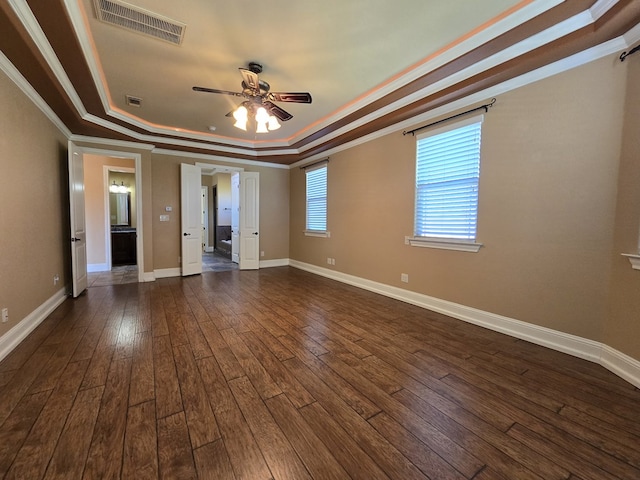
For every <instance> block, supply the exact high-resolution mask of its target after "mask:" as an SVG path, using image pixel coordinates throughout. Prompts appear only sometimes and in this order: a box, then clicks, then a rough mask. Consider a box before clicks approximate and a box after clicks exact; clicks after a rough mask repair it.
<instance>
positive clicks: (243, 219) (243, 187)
mask: <svg viewBox="0 0 640 480" xmlns="http://www.w3.org/2000/svg"><path fill="white" fill-rule="evenodd" d="M239 190H240V270H257V269H258V268H260V174H259V173H258V172H241V173H240V189H239Z"/></svg>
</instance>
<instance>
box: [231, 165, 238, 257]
mask: <svg viewBox="0 0 640 480" xmlns="http://www.w3.org/2000/svg"><path fill="white" fill-rule="evenodd" d="M231 261H232V262H234V263H240V173H233V174H231Z"/></svg>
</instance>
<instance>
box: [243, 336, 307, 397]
mask: <svg viewBox="0 0 640 480" xmlns="http://www.w3.org/2000/svg"><path fill="white" fill-rule="evenodd" d="M242 339H243V340H244V342H245V343H246V344H247V346H248V347H249V348H250V349H251V351H252V352H253V354H254V355H255V357H256V358H257V359H258V360H259V361H260V363H261V364H262V365H263V366H264V368H265V370H266V371H267V372H268V373H269V375H270V376H271V378H273V380H274V381H275V382H276V383H277V384H278V386H279V387H280V389H281V390H282V391H283V392H285V393H286V394H287V397H288V398H289V400H290V401H291V402H292V403H293V404H294V405H295V407H296V408H301V407H304V406H305V405H308V404H310V403H312V402H314V401H315V399H314V398H313V396H312V395H311V394H310V393H309V392H308V391H307V390H306V389H305V388H304V387H303V386H302V385H300V382H298V381H297V380H296V378H295V377H294V376H293V375H292V374H291V372H290V371H289V370H288V369H287V368H285V367H284V365H282V363H281V362H280V361H279V360H278V359H277V358H276V357H275V356H274V355H272V353H271V351H270V350H269V349H268V348H267V346H266V345H265V344H264V343H262V342H261V341H260V339H258V337H257V336H256V335H255V334H254V333H253V332H247V333H244V334H242Z"/></svg>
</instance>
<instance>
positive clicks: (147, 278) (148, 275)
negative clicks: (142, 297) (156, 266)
mask: <svg viewBox="0 0 640 480" xmlns="http://www.w3.org/2000/svg"><path fill="white" fill-rule="evenodd" d="M142 281H143V282H155V281H156V274H155V272H144V273H143V274H142Z"/></svg>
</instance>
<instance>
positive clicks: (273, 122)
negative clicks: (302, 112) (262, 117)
mask: <svg viewBox="0 0 640 480" xmlns="http://www.w3.org/2000/svg"><path fill="white" fill-rule="evenodd" d="M280 127H281V125H280V122H278V119H277V118H276V117H275V116H273V115H271V116H270V117H269V130H277V129H279V128H280Z"/></svg>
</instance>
